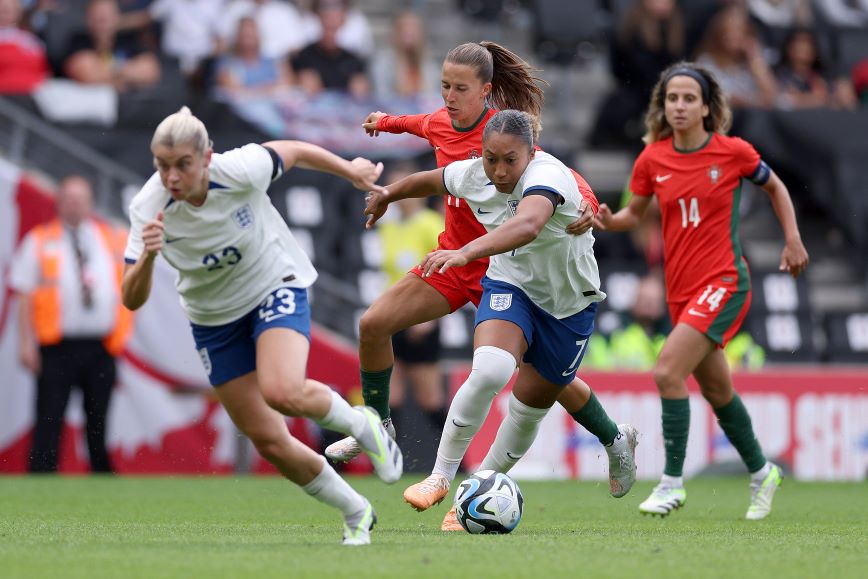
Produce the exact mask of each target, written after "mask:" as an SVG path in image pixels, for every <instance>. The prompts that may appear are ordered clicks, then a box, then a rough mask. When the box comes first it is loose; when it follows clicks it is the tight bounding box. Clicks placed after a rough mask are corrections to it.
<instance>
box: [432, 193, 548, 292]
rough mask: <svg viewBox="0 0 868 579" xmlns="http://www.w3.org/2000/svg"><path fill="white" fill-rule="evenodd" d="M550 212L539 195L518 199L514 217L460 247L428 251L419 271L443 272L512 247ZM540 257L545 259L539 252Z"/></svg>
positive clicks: (528, 238)
mask: <svg viewBox="0 0 868 579" xmlns="http://www.w3.org/2000/svg"><path fill="white" fill-rule="evenodd" d="M551 216H552V202H551V201H549V200H548V199H547V198H546V197H542V196H540V195H531V196H528V197H525V198H524V199H522V200H521V203H519V204H518V207H517V208H516V212H515V217H513V218H512V219H508V220H507V221H506V222H505V223H503V224H501V225H498V226H497V229H495V230H494V231H492V232H490V233H486V234H485V235H483V236H482V237H478V238H476V239H474V240H473V241H471V242H470V243H468V244H467V245H465V246H464V247H462V248H461V249H459V250H438V251H433V252H431V253H429V254H428V256H427V257H426V258H425V261H424V262H422V271H423V272H425V276H429V275H431V274H432V273H434V272H435V271H439V272H440V273H443V272H444V271H446V270H447V269H449V268H450V267H461V266H464V265H467V264H468V263H470V262H471V261H474V260H476V259H480V258H483V257H489V256H492V255H497V254H500V253H506V252H507V251H512V250H513V249H516V248H518V247H521V246H522V245H527V244H528V243H530V242H531V241H533V240H534V239H536V238H537V236H538V235H539V234H540V232H541V231H542V230H543V227H545V224H546V222H547V221H548V220H549V219H551ZM540 259H545V258H544V257H543V256H540Z"/></svg>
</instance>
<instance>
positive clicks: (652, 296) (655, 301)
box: [609, 273, 671, 371]
mask: <svg viewBox="0 0 868 579" xmlns="http://www.w3.org/2000/svg"><path fill="white" fill-rule="evenodd" d="M665 294H666V290H665V288H664V287H663V279H662V276H660V275H659V274H656V273H651V274H648V275H646V276H645V277H643V278H642V279H641V280H640V281H639V287H638V288H637V290H636V298H635V301H634V302H633V307H632V308H631V310H630V319H629V320H628V323H627V324H626V325H625V327H624V328H623V329H620V330H616V331H614V332H612V335H611V337H610V338H609V355H610V356H611V357H612V363H613V366H614V368H615V369H618V370H635V371H643V370H650V369H651V368H653V367H654V362H656V361H657V355H658V354H659V353H660V350H662V349H663V342H664V341H665V340H666V334H667V333H668V332H669V330H670V329H671V324H670V323H669V318H668V317H667V315H666V307H665V306H666V301H665Z"/></svg>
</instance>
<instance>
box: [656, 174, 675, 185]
mask: <svg viewBox="0 0 868 579" xmlns="http://www.w3.org/2000/svg"><path fill="white" fill-rule="evenodd" d="M655 178H656V179H657V182H658V183H662V182H663V181H668V180H669V179H670V178H672V173H669V174H668V175H657V177H655Z"/></svg>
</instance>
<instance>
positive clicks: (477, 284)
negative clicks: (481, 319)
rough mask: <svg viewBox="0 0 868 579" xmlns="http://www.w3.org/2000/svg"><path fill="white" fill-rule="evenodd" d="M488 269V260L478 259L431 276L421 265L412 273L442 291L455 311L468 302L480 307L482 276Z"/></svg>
mask: <svg viewBox="0 0 868 579" xmlns="http://www.w3.org/2000/svg"><path fill="white" fill-rule="evenodd" d="M438 249H440V248H438ZM486 271H488V260H487V259H477V260H476V261H471V262H470V263H468V264H467V265H465V266H464V267H450V268H449V269H447V270H446V273H438V272H434V273H432V274H431V276H430V277H425V276H424V275H423V274H422V267H421V266H419V265H417V266H416V267H414V268H413V269H411V270H410V273H414V274H416V275H418V276H419V277H420V278H422V281H424V282H425V283H427V284H428V285H430V286H431V287H433V288H434V289H436V290H437V291H438V292H440V295H442V296H443V297H444V298H446V300H447V301H448V302H449V309H450V310H451V311H453V312H454V311H455V310H457V309H458V308H460V307H461V306H463V305H464V304H466V303H467V302H470V303H472V304H473V305H474V306H476V307H479V301H480V300H481V299H482V283H481V282H482V276H484V275H485V272H486Z"/></svg>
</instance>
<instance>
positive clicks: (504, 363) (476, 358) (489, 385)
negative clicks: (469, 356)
mask: <svg viewBox="0 0 868 579" xmlns="http://www.w3.org/2000/svg"><path fill="white" fill-rule="evenodd" d="M515 367H516V362H515V358H513V357H512V354H510V353H509V352H507V351H506V350H502V349H500V348H495V347H493V346H481V347H479V348H477V349H476V351H474V352H473V369H472V370H471V372H470V376H471V378H470V380H471V381H472V382H473V383H475V384H479V385H480V386H481V387H483V388H485V389H486V390H492V391H493V392H494V394H497V393H498V392H500V390H501V389H502V388H503V387H504V386H506V384H507V383H508V382H509V380H510V379H511V378H512V375H513V374H514V373H515Z"/></svg>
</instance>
